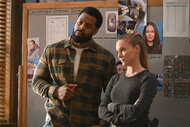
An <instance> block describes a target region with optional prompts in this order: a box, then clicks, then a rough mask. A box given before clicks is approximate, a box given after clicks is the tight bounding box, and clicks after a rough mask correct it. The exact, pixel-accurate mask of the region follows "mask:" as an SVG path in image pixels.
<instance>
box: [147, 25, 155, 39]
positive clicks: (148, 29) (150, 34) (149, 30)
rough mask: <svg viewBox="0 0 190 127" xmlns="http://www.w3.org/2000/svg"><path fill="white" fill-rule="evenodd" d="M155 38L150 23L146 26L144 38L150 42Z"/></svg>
mask: <svg viewBox="0 0 190 127" xmlns="http://www.w3.org/2000/svg"><path fill="white" fill-rule="evenodd" d="M154 38H155V32H154V28H153V26H151V25H148V26H147V27H146V39H147V40H148V41H149V42H152V41H153V40H154Z"/></svg>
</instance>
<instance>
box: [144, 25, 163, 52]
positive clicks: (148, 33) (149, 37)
mask: <svg viewBox="0 0 190 127" xmlns="http://www.w3.org/2000/svg"><path fill="white" fill-rule="evenodd" d="M143 36H144V38H145V45H146V47H147V52H148V53H149V54H161V53H162V46H161V45H160V38H159V33H158V29H157V27H156V24H155V23H153V22H148V23H147V26H145V27H144V30H143Z"/></svg>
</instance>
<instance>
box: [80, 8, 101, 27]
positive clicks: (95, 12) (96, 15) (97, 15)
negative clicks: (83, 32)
mask: <svg viewBox="0 0 190 127" xmlns="http://www.w3.org/2000/svg"><path fill="white" fill-rule="evenodd" d="M82 13H87V14H88V15H90V16H92V17H94V18H96V28H98V29H99V28H100V27H101V25H102V21H103V17H102V14H101V13H100V11H99V10H98V9H97V8H94V7H85V8H83V9H82V11H81V12H80V13H79V16H80V15H81V14H82Z"/></svg>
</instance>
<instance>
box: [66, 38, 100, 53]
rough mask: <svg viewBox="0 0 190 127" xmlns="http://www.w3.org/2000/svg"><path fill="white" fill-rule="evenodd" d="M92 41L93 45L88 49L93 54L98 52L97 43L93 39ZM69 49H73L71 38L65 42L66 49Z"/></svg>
mask: <svg viewBox="0 0 190 127" xmlns="http://www.w3.org/2000/svg"><path fill="white" fill-rule="evenodd" d="M90 41H91V43H90V45H89V47H88V49H89V50H91V51H93V52H97V45H96V43H95V41H94V40H93V39H91V40H90ZM68 47H70V48H72V49H73V47H72V44H71V39H70V38H69V39H68V40H66V41H65V46H64V48H68ZM88 49H87V50H88Z"/></svg>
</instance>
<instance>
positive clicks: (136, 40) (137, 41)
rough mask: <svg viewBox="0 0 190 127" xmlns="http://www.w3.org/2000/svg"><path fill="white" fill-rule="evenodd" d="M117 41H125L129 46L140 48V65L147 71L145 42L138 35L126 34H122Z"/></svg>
mask: <svg viewBox="0 0 190 127" xmlns="http://www.w3.org/2000/svg"><path fill="white" fill-rule="evenodd" d="M118 40H126V41H127V42H128V43H129V44H130V45H132V46H133V47H135V46H136V45H139V46H140V63H141V65H142V66H143V67H144V68H145V69H148V57H147V49H146V46H145V40H144V38H143V37H142V35H141V34H140V33H126V34H122V35H121V36H120V37H119V38H118Z"/></svg>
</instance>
